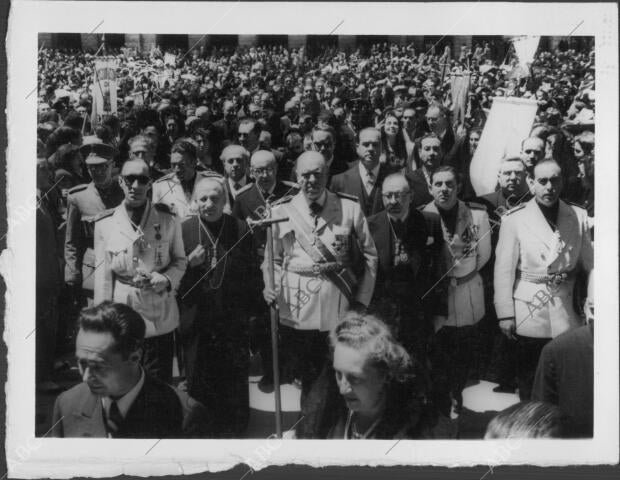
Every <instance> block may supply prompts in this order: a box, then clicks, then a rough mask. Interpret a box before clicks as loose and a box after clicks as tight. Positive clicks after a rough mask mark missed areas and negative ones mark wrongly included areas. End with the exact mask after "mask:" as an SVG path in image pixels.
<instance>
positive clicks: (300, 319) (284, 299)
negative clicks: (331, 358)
mask: <svg viewBox="0 0 620 480" xmlns="http://www.w3.org/2000/svg"><path fill="white" fill-rule="evenodd" d="M289 202H290V205H291V206H292V207H294V208H295V209H296V211H297V212H299V213H298V215H299V216H300V217H301V218H302V219H303V220H304V221H305V222H306V223H307V224H308V225H311V226H314V218H313V217H312V216H311V214H310V208H309V206H308V202H307V201H306V199H305V197H304V196H303V193H302V192H300V193H298V194H297V195H295V196H294V197H292V199H291V198H289V199H288V200H284V201H283V202H282V203H280V204H277V205H275V206H274V207H273V210H272V217H273V218H278V217H291V216H295V215H297V214H295V213H291V209H290V207H289V205H288V203H289ZM314 234H315V235H316V236H318V237H319V238H320V240H321V241H322V242H323V244H324V245H325V246H326V247H327V248H328V249H329V250H330V252H332V254H333V255H334V256H335V257H336V259H337V261H338V262H340V263H342V264H344V265H352V263H353V262H354V261H358V262H363V274H361V277H360V278H357V279H356V281H357V286H356V287H357V288H356V290H355V297H354V298H355V300H356V301H358V302H360V303H362V304H364V305H368V304H369V303H370V300H371V298H372V294H373V290H374V287H375V280H376V276H377V249H376V248H375V244H374V241H373V239H372V236H371V235H370V230H369V229H368V222H367V221H366V217H365V216H364V214H363V213H362V210H361V208H360V206H359V204H358V203H357V201H356V200H353V199H350V198H348V196H343V195H342V194H341V195H336V194H335V193H332V192H329V191H326V198H325V203H324V207H323V210H322V211H321V213H320V214H319V218H318V222H317V226H316V228H315V229H314ZM296 235H297V232H296V230H295V225H294V222H292V221H291V220H288V221H286V222H282V223H276V224H274V226H273V243H274V264H275V287H276V291H277V292H279V295H278V306H279V310H280V319H281V321H282V323H283V324H285V325H288V326H291V327H294V328H297V329H300V330H321V331H328V330H330V329H332V328H333V327H334V326H335V325H337V323H338V321H339V319H340V317H341V316H342V315H343V314H344V313H345V312H346V311H347V310H348V308H349V301H348V299H347V297H346V295H344V294H343V293H342V292H341V291H340V289H339V288H338V287H337V286H336V285H335V284H334V283H333V282H332V281H331V280H330V279H329V278H328V277H327V276H326V275H325V274H322V273H321V274H318V275H312V274H305V273H302V274H300V273H297V272H299V270H300V269H304V268H311V267H312V265H313V264H314V261H313V259H312V258H311V257H310V256H309V255H308V254H307V253H306V251H305V250H304V249H303V248H302V247H301V245H300V244H299V242H298V241H297V239H296ZM355 244H357V247H356V246H355ZM355 251H357V252H359V253H361V254H362V255H361V256H362V257H363V258H358V259H355ZM267 262H269V259H268V258H267V257H266V258H265V261H264V262H263V266H262V270H263V273H264V276H265V279H267V271H268V270H267V265H268V263H267ZM360 267H361V265H360Z"/></svg>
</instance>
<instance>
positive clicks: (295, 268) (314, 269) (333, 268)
mask: <svg viewBox="0 0 620 480" xmlns="http://www.w3.org/2000/svg"><path fill="white" fill-rule="evenodd" d="M342 268H344V265H343V264H342V263H340V262H323V263H313V264H311V265H294V264H293V265H291V264H289V265H287V266H286V271H287V272H293V273H297V274H299V275H320V274H321V273H327V272H337V271H338V270H341V269H342Z"/></svg>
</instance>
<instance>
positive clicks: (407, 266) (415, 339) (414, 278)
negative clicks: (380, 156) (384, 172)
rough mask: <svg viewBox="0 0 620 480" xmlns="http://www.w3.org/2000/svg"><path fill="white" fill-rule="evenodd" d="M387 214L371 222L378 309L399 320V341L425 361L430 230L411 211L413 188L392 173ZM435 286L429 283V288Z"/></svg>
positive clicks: (387, 190)
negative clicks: (424, 303)
mask: <svg viewBox="0 0 620 480" xmlns="http://www.w3.org/2000/svg"><path fill="white" fill-rule="evenodd" d="M382 192H383V203H384V204H385V210H384V211H382V212H379V213H377V214H375V215H373V216H371V217H370V218H369V219H368V226H369V228H370V233H371V235H372V238H373V240H374V241H375V245H376V247H377V255H378V257H379V268H378V271H377V281H376V284H375V291H374V294H373V302H372V303H373V305H375V306H376V307H377V308H378V309H379V310H382V309H384V307H387V309H386V311H385V312H383V311H382V313H384V314H387V315H383V317H384V318H394V319H396V321H397V323H398V325H396V327H397V331H398V338H399V340H400V342H401V343H402V344H403V345H404V346H405V347H406V348H407V350H409V351H410V352H411V353H413V354H414V357H415V358H416V359H418V360H420V361H422V362H423V358H424V354H425V352H426V348H425V347H426V343H425V338H426V337H427V336H428V335H430V333H431V332H430V331H429V329H428V328H425V327H426V324H425V323H424V322H425V318H424V315H423V312H422V308H421V297H422V295H423V294H424V289H425V286H426V285H425V283H426V282H424V281H423V279H424V278H425V277H427V276H428V275H426V274H427V273H428V272H427V269H428V266H429V265H428V261H427V256H426V255H425V252H424V250H425V248H426V242H427V238H428V230H427V227H426V222H425V221H424V216H423V215H422V213H421V212H419V211H418V210H416V209H414V208H411V188H410V187H409V183H408V182H407V179H406V178H405V176H404V175H402V174H392V175H388V176H387V177H386V178H385V180H384V181H383V185H382ZM429 286H430V285H429Z"/></svg>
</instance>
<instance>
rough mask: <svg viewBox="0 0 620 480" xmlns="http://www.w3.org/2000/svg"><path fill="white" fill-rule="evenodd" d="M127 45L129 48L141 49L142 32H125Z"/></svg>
mask: <svg viewBox="0 0 620 480" xmlns="http://www.w3.org/2000/svg"><path fill="white" fill-rule="evenodd" d="M125 46H126V47H127V48H135V49H136V50H140V34H139V33H126V34H125Z"/></svg>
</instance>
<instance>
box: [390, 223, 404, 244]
mask: <svg viewBox="0 0 620 480" xmlns="http://www.w3.org/2000/svg"><path fill="white" fill-rule="evenodd" d="M392 226H393V227H394V233H395V234H396V237H397V238H399V239H402V238H403V229H404V225H403V221H402V220H394V221H392Z"/></svg>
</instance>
